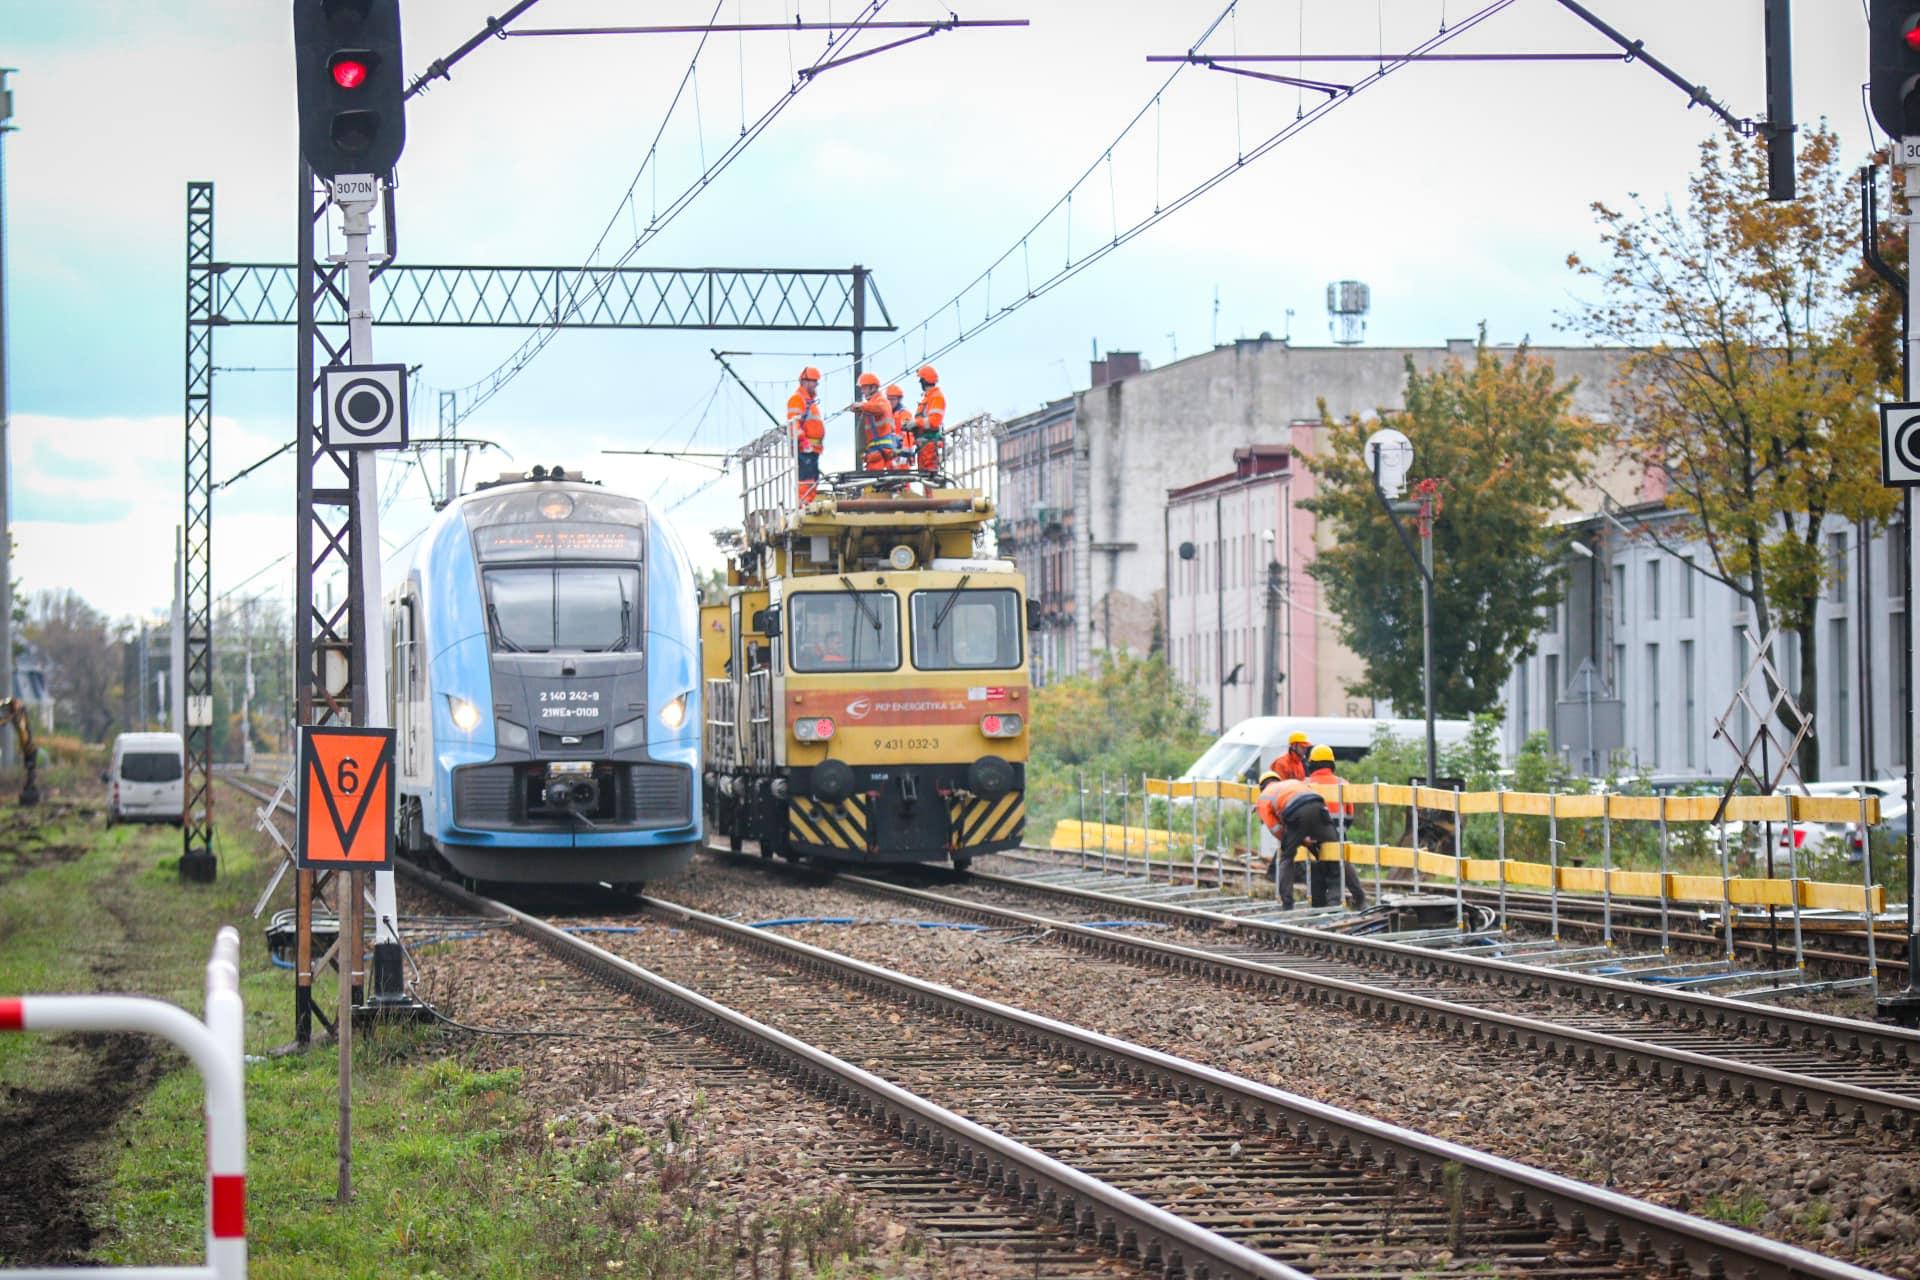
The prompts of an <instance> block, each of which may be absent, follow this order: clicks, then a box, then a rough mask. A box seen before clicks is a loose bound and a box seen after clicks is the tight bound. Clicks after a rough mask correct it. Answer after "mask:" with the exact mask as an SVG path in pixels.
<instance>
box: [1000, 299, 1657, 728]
mask: <svg viewBox="0 0 1920 1280" xmlns="http://www.w3.org/2000/svg"><path fill="white" fill-rule="evenodd" d="M1473 351H1474V343H1473V341H1472V340H1470V339H1455V340H1452V341H1449V342H1447V343H1446V344H1445V345H1444V346H1435V347H1363V346H1337V347H1301V346H1294V345H1292V344H1290V343H1288V342H1286V341H1283V340H1279V339H1274V338H1270V337H1261V338H1254V339H1243V340H1240V341H1237V342H1234V343H1231V344H1225V345H1222V346H1218V347H1215V348H1214V349H1213V350H1211V351H1207V352H1204V353H1202V354H1200V355H1196V356H1190V357H1188V358H1186V359H1184V360H1178V361H1175V362H1173V363H1172V364H1168V365H1163V366H1161V367H1159V368H1152V369H1150V368H1146V367H1144V366H1143V364H1142V363H1141V361H1140V357H1139V355H1138V354H1137V353H1131V352H1110V353H1108V356H1107V358H1106V359H1105V360H1096V361H1094V362H1093V367H1092V370H1091V376H1090V386H1089V387H1088V389H1087V390H1085V391H1081V392H1078V393H1076V394H1075V395H1074V396H1073V397H1072V399H1071V401H1055V402H1054V403H1052V404H1049V405H1048V406H1046V407H1045V408H1043V409H1041V410H1039V411H1037V412H1035V413H1032V414H1028V415H1026V416H1025V417H1021V418H1016V419H1013V420H1011V421H1009V422H1008V424H1007V429H1006V434H1005V437H1004V439H1003V441H1002V445H1001V449H1002V452H1001V477H1000V481H1001V509H1002V512H1003V514H1004V516H1005V521H1006V523H1005V525H1004V526H1003V535H1004V534H1005V533H1006V532H1008V531H1010V532H1011V533H1012V534H1013V535H1014V536H1013V538H1012V539H1011V542H1009V541H1007V540H1006V539H1005V538H1004V536H1003V541H1002V546H1003V547H1010V550H1011V554H1012V555H1013V556H1014V558H1015V559H1016V560H1018V561H1020V563H1021V565H1022V567H1023V569H1024V570H1025V571H1026V573H1027V574H1028V576H1029V580H1030V581H1040V582H1042V583H1043V586H1042V593H1043V594H1042V599H1043V604H1045V603H1046V596H1045V594H1044V593H1045V592H1047V591H1049V590H1051V591H1053V592H1054V593H1055V597H1054V598H1055V603H1054V604H1052V605H1050V606H1047V607H1049V608H1051V609H1052V610H1053V613H1052V616H1054V617H1055V618H1057V619H1058V623H1057V625H1056V628H1055V630H1054V631H1051V632H1049V633H1048V634H1047V637H1046V639H1045V640H1044V641H1041V642H1038V643H1036V645H1035V648H1036V651H1037V652H1036V667H1037V668H1040V667H1043V666H1044V674H1045V675H1050V674H1052V673H1055V672H1061V673H1065V672H1072V671H1077V670H1082V669H1084V668H1085V667H1086V666H1087V665H1088V664H1089V662H1090V660H1091V655H1092V654H1093V653H1094V652H1095V651H1097V650H1101V649H1109V648H1112V649H1122V650H1128V651H1131V652H1136V653H1144V652H1146V651H1147V650H1148V649H1149V647H1150V646H1151V644H1152V642H1153V637H1154V632H1155V626H1156V623H1157V624H1158V625H1159V626H1160V628H1161V629H1162V632H1163V639H1164V641H1165V642H1167V643H1169V644H1176V643H1191V644H1192V645H1193V646H1194V651H1195V652H1196V653H1198V654H1201V655H1203V656H1202V657H1201V658H1200V659H1199V660H1200V661H1201V662H1202V663H1205V662H1207V661H1210V660H1209V659H1206V658H1205V657H1204V654H1205V653H1206V652H1207V651H1208V650H1209V648H1210V646H1209V645H1208V644H1207V643H1206V642H1204V641H1203V640H1202V639H1201V638H1200V637H1199V636H1198V635H1195V636H1183V635H1179V634H1176V631H1177V628H1178V626H1179V622H1178V619H1174V618H1170V616H1169V612H1168V603H1169V602H1168V597H1167V585H1168V580H1169V564H1170V555H1171V554H1172V548H1171V547H1170V545H1169V541H1168V536H1167V523H1166V521H1167V517H1166V514H1165V513H1166V505H1167V499H1168V494H1169V492H1170V491H1173V490H1179V489H1185V488H1188V487H1190V486H1193V485H1197V484H1200V483H1202V482H1204V481H1208V480H1211V479H1214V478H1216V477H1221V476H1225V475H1228V474H1231V473H1232V472H1233V471H1234V469H1235V463H1234V456H1235V451H1236V450H1244V449H1249V448H1253V447H1256V446H1263V445H1282V446H1286V447H1287V448H1288V449H1289V450H1290V451H1291V453H1292V455H1293V456H1294V457H1295V458H1296V459H1297V458H1298V457H1299V456H1300V455H1311V454H1313V453H1314V452H1316V451H1317V449H1318V447H1319V444H1318V442H1319V437H1320V434H1321V433H1320V429H1319V421H1320V404H1321V402H1323V401H1324V402H1325V404H1326V407H1327V410H1328V411H1329V412H1330V413H1332V414H1333V415H1334V416H1335V417H1344V416H1346V415H1347V414H1350V413H1360V414H1372V413H1374V412H1376V411H1378V410H1381V409H1393V408H1397V407H1399V406H1400V404H1401V400H1402V393H1403V391H1404V388H1405V383H1406V365H1407V362H1408V361H1409V360H1411V361H1412V362H1413V364H1414V366H1415V367H1416V368H1419V369H1423V370H1429V369H1433V368H1435V367H1437V366H1439V365H1441V364H1442V363H1443V362H1445V361H1446V360H1448V359H1462V360H1471V359H1472V358H1473ZM1533 352H1534V354H1535V355H1537V356H1540V357H1543V358H1545V359H1548V360H1551V361H1553V363H1554V365H1555V367H1556V368H1557V369H1559V371H1560V372H1561V374H1562V375H1563V376H1566V377H1573V378H1577V379H1578V380H1579V389H1578V391H1577V392H1576V394H1575V401H1574V403H1575V407H1576V408H1577V409H1578V410H1579V411H1580V412H1582V413H1586V414H1589V415H1592V416H1594V417H1597V418H1605V417H1606V416H1607V413H1608V410H1609V389H1610V385H1611V383H1612V380H1613V378H1614V375H1615V373H1616V371H1617V369H1618V365H1619V361H1620V356H1621V353H1620V352H1618V351H1613V350H1606V349H1598V348H1591V347H1535V348H1533ZM1042 437H1044V439H1045V441H1046V443H1045V445H1044V446H1042V445H1040V444H1038V443H1036V441H1037V440H1038V439H1040V438H1042ZM1293 471H1294V473H1295V475H1296V476H1297V475H1299V474H1301V473H1302V472H1303V471H1304V468H1303V467H1299V466H1295V467H1294V468H1293ZM1415 474H1416V475H1417V474H1419V468H1418V464H1417V463H1416V466H1415ZM1597 483H1599V484H1600V485H1601V486H1602V487H1604V488H1605V489H1606V490H1607V491H1609V492H1612V493H1614V494H1615V495H1616V496H1617V497H1620V498H1621V499H1623V500H1631V499H1632V498H1633V497H1635V496H1636V492H1635V489H1636V484H1637V475H1636V474H1635V472H1634V470H1633V469H1632V468H1623V467H1618V466H1616V467H1614V468H1611V469H1610V470H1609V471H1608V472H1607V474H1606V475H1604V476H1603V477H1602V478H1601V479H1600V480H1599V481H1598V482H1597ZM1042 495H1044V498H1045V500H1044V501H1042ZM1575 505H1576V506H1577V507H1579V506H1584V507H1585V508H1586V509H1592V507H1593V506H1594V505H1597V504H1596V503H1586V502H1584V501H1583V500H1582V501H1576V504H1575ZM1319 537H1320V535H1319V533H1318V532H1317V530H1316V531H1313V533H1312V537H1311V538H1308V539H1306V540H1305V543H1306V544H1307V545H1310V544H1311V543H1312V542H1314V541H1317V540H1318V538H1319ZM1305 549H1306V548H1305V546H1303V547H1302V551H1303V553H1304V552H1305ZM1302 558H1303V559H1310V558H1311V557H1310V555H1306V554H1303V556H1302ZM1049 575H1055V576H1049ZM1058 575H1064V577H1062V576H1058ZM1062 584H1064V585H1062ZM1244 590H1246V591H1249V592H1261V591H1264V585H1263V583H1255V584H1247V585H1246V586H1245V587H1244ZM1315 595H1317V592H1316V593H1315ZM1298 598H1299V599H1303V600H1304V599H1306V594H1305V593H1304V592H1301V593H1298ZM1248 607H1249V608H1251V607H1253V606H1251V605H1249V606H1248ZM1309 616H1311V615H1309ZM1303 625H1304V624H1303ZM1314 627H1315V628H1317V629H1318V639H1317V640H1316V644H1317V646H1318V652H1319V653H1320V654H1321V655H1322V657H1321V659H1320V663H1319V668H1320V670H1322V671H1327V672H1339V671H1341V670H1342V669H1343V667H1342V662H1341V660H1340V658H1339V656H1338V652H1337V649H1338V640H1337V637H1336V636H1335V630H1334V628H1335V624H1334V622H1333V621H1332V620H1331V619H1328V618H1325V617H1315V619H1314ZM1042 655H1044V661H1043V659H1042ZM1348 656H1349V658H1350V656H1351V655H1348ZM1037 674H1041V673H1040V672H1037ZM1215 678H1217V676H1216V675H1214V674H1205V675H1200V676H1199V678H1197V679H1196V680H1195V683H1196V686H1197V687H1199V688H1201V689H1202V691H1203V692H1205V691H1206V690H1207V689H1208V687H1209V685H1208V681H1210V680H1213V679H1215ZM1333 692H1335V691H1334V690H1331V689H1330V690H1329V695H1330V696H1329V697H1327V698H1325V699H1320V700H1319V701H1322V702H1324V703H1325V704H1326V705H1327V706H1328V707H1334V708H1337V707H1338V706H1339V703H1338V701H1337V699H1336V698H1334V697H1333V696H1331V694H1332V693H1333ZM1300 713H1301V714H1306V711H1305V709H1304V708H1301V709H1300ZM1333 713H1338V712H1337V711H1323V712H1322V714H1333Z"/></svg>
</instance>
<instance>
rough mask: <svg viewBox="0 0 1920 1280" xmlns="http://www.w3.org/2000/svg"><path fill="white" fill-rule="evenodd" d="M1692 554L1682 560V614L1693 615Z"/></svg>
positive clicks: (1694, 567) (1694, 571)
mask: <svg viewBox="0 0 1920 1280" xmlns="http://www.w3.org/2000/svg"><path fill="white" fill-rule="evenodd" d="M1699 571H1700V570H1699V567H1698V566H1697V565H1696V564H1695V563H1694V560H1693V557H1692V556H1683V557H1681V560H1680V616H1681V617H1683V618H1691V617H1692V616H1693V578H1694V575H1695V574H1697V573H1698V572H1699ZM1689 763H1691V762H1689Z"/></svg>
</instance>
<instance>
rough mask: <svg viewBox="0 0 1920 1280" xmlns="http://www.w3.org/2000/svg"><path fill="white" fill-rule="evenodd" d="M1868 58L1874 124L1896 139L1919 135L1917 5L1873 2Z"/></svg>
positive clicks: (1898, 1) (1919, 20)
mask: <svg viewBox="0 0 1920 1280" xmlns="http://www.w3.org/2000/svg"><path fill="white" fill-rule="evenodd" d="M1867 58H1868V71H1867V74H1868V76H1869V78H1870V79H1871V81H1872V93H1871V95H1870V103H1871V105H1872V108H1873V118H1874V120H1875V122H1876V123H1878V124H1879V126H1880V127H1881V128H1882V129H1885V130H1886V131H1887V132H1888V133H1890V134H1892V135H1893V136H1894V137H1895V138H1904V137H1908V136H1910V135H1920V2H1916V0H1873V3H1872V6H1871V8H1870V9H1869V10H1868V14H1867Z"/></svg>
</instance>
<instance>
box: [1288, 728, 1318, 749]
mask: <svg viewBox="0 0 1920 1280" xmlns="http://www.w3.org/2000/svg"><path fill="white" fill-rule="evenodd" d="M1312 741H1313V739H1312V738H1309V737H1308V736H1307V735H1306V734H1304V733H1301V732H1299V731H1298V730H1296V731H1295V732H1293V733H1290V734H1288V735H1287V745H1288V746H1290V747H1304V746H1306V745H1307V744H1308V743H1309V742H1312Z"/></svg>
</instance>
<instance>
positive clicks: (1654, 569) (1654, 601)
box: [1647, 560, 1660, 618]
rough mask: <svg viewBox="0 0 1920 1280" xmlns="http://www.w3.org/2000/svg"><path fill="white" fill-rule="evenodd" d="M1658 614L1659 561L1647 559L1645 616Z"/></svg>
mask: <svg viewBox="0 0 1920 1280" xmlns="http://www.w3.org/2000/svg"><path fill="white" fill-rule="evenodd" d="M1659 616H1660V562H1659V561H1658V560H1649V561H1647V617H1649V618H1657V617H1659Z"/></svg>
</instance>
